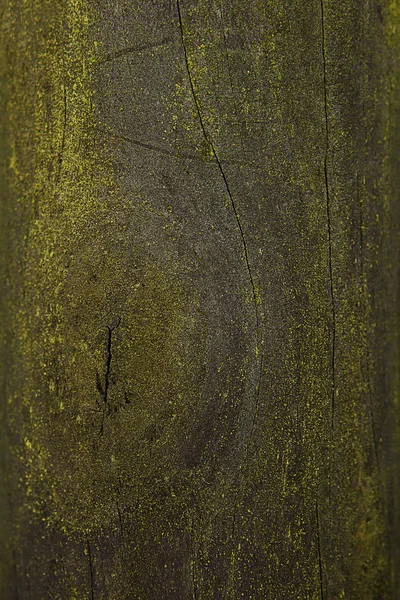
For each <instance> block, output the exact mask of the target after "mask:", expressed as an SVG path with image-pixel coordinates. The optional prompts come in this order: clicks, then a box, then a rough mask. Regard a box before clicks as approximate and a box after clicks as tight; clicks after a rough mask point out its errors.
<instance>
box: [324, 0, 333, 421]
mask: <svg viewBox="0 0 400 600" xmlns="http://www.w3.org/2000/svg"><path fill="white" fill-rule="evenodd" d="M321 34H322V63H323V69H324V114H325V153H324V179H325V196H326V214H327V222H328V262H329V279H330V291H331V301H332V355H331V372H332V392H331V414H332V421H331V427H332V429H333V427H334V420H335V393H336V374H335V358H336V356H335V355H336V312H335V295H334V287H333V269H332V225H331V221H332V219H331V201H330V190H329V178H328V155H329V119H328V93H327V78H326V35H325V13H324V0H321Z"/></svg>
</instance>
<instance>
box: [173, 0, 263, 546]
mask: <svg viewBox="0 0 400 600" xmlns="http://www.w3.org/2000/svg"><path fill="white" fill-rule="evenodd" d="M176 4H177V9H178V20H179V27H180V32H181V42H182V47H183V52H184V56H185V63H186V70H187V74H188V80H189V84H190V89H191V92H192V96H193V100H194V104H195V108H196V112H197V116H198V119H199V123H200V127H201V130H202V132H203V136H204V139H205V141H206V143H207V145H208V147H209V149H210V152H211V155H212V156H213V157H214V159H215V162H216V164H217V167H218V170H219V172H220V175H221V177H222V180H223V182H224V185H225V188H226V191H227V193H228V196H229V199H230V204H231V207H232V211H233V214H234V216H235V219H236V223H237V226H238V229H239V232H240V238H241V241H242V246H243V254H244V259H245V263H246V268H247V272H248V277H249V281H250V286H251V292H252V297H253V302H254V314H255V322H256V337H257V347H256V356H257V358H258V381H257V385H256V388H255V402H254V411H253V418H252V423H251V428H250V432H249V435H248V438H247V443H246V445H245V449H244V452H243V458H242V461H241V463H240V466H239V469H240V471H241V469H242V467H243V465H244V464H245V462H246V461H247V459H248V453H249V450H250V442H251V439H252V437H253V432H254V429H255V425H256V422H257V417H258V413H259V407H260V388H261V380H262V371H263V363H264V353H263V340H262V336H261V328H260V315H259V308H258V306H259V303H260V301H259V298H258V294H257V289H256V285H255V281H254V277H253V273H252V270H251V267H250V260H249V252H248V247H247V243H246V238H245V235H244V230H243V227H242V223H241V221H240V217H239V213H238V210H237V208H236V204H235V201H234V199H233V195H232V192H231V190H230V187H229V184H228V181H227V178H226V175H225V172H224V170H223V168H222V164H221V161H220V159H219V156H218V153H217V151H216V148H215V146H214V143H213V141H212V139H211V137H210V136H209V135H208V133H207V130H206V127H205V125H204V121H203V117H202V113H201V109H200V104H199V100H198V97H197V94H196V91H195V87H194V83H193V79H192V74H191V70H190V66H189V57H188V51H187V48H186V43H185V36H184V30H183V22H182V14H181V8H180V0H176ZM224 43H225V51H226V58H227V61H228V69H229V78H230V81H231V85H232V78H231V73H230V66H229V57H228V52H227V48H226V40H225V35H224ZM239 495H240V491H239V486H237V488H236V493H235V500H234V507H233V513H232V541H233V540H234V537H235V530H236V522H237V519H236V513H237V507H238V504H239Z"/></svg>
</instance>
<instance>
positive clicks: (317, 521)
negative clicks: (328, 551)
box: [315, 498, 324, 600]
mask: <svg viewBox="0 0 400 600" xmlns="http://www.w3.org/2000/svg"><path fill="white" fill-rule="evenodd" d="M315 516H316V525H317V547H318V572H319V586H320V595H321V600H324V586H323V583H322V582H323V579H322V577H323V568H322V553H321V540H320V529H319V508H318V498H317V499H316V501H315Z"/></svg>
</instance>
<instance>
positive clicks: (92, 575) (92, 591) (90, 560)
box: [86, 536, 94, 600]
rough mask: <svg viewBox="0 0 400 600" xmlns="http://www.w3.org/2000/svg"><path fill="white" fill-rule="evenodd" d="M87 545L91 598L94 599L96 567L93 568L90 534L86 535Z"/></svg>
mask: <svg viewBox="0 0 400 600" xmlns="http://www.w3.org/2000/svg"><path fill="white" fill-rule="evenodd" d="M86 546H87V553H88V559H89V574H90V600H94V568H93V558H92V549H91V547H90V542H89V538H88V536H86Z"/></svg>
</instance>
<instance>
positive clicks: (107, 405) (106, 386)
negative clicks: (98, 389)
mask: <svg viewBox="0 0 400 600" xmlns="http://www.w3.org/2000/svg"><path fill="white" fill-rule="evenodd" d="M120 323H121V318H119V319H118V323H117V324H116V325H114V327H110V326H109V325H106V328H107V332H108V334H107V362H106V374H105V378H104V396H103V400H104V405H105V408H106V409H107V412H108V414H110V413H111V404H110V402H109V399H108V390H109V387H110V371H111V361H112V352H111V349H112V334H113V332H114V331H115V330H116V329H117V327H119V325H120Z"/></svg>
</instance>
